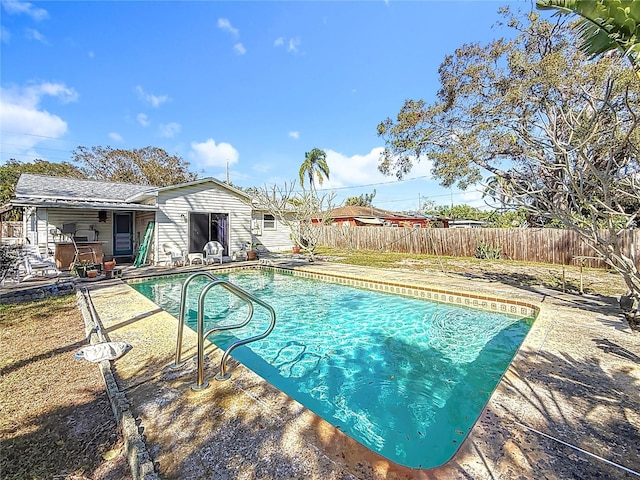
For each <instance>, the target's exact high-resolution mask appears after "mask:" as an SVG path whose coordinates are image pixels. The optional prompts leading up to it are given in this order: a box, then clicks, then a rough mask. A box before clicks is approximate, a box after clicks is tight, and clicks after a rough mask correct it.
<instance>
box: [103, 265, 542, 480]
mask: <svg viewBox="0 0 640 480" xmlns="http://www.w3.org/2000/svg"><path fill="white" fill-rule="evenodd" d="M262 267H264V268H271V269H276V270H282V271H286V272H294V273H295V274H300V275H302V276H309V277H311V278H318V277H322V278H324V279H326V278H332V279H333V280H334V281H336V282H347V283H348V282H351V281H354V282H363V280H362V278H354V277H353V269H351V270H352V271H351V273H349V272H347V273H346V274H344V273H335V272H333V273H331V272H327V269H326V266H325V265H303V266H293V267H287V268H285V267H284V266H283V265H263V266H262ZM241 268H255V266H244V267H241ZM224 269H225V270H228V268H224ZM329 270H336V268H335V265H333V268H329ZM337 270H342V272H344V267H343V268H342V269H340V268H338V269H337ZM347 270H349V268H347ZM357 270H359V271H360V272H362V271H365V272H366V273H367V274H370V275H371V276H375V277H379V272H380V270H371V269H364V270H363V269H361V268H357ZM364 276H365V277H367V275H364ZM442 281H443V279H442V278H437V279H436V283H441V282H442ZM364 282H365V283H374V284H376V285H383V286H388V287H390V288H391V287H392V288H394V289H400V291H398V292H390V293H396V294H397V293H400V294H410V295H412V296H417V297H418V298H420V297H421V295H423V294H424V295H426V294H427V293H428V292H432V293H433V292H436V293H438V294H439V295H444V298H442V299H440V297H438V298H436V299H434V300H437V301H444V302H446V303H453V304H456V303H458V304H459V303H461V302H464V300H465V299H467V300H469V301H470V302H472V301H473V300H477V301H478V302H480V303H481V302H482V301H486V302H489V304H490V303H491V302H499V301H501V300H504V303H505V304H509V305H517V306H520V307H524V308H526V309H532V310H527V311H528V312H529V313H530V312H531V311H537V312H540V314H539V315H538V318H537V319H536V321H535V322H534V325H533V326H532V329H531V331H530V332H529V334H528V335H527V338H525V341H524V342H523V345H522V346H521V349H520V350H519V351H518V353H517V354H516V356H515V357H514V359H513V361H512V364H511V367H510V368H509V370H508V372H510V371H517V370H518V368H517V362H518V361H521V360H522V358H521V356H522V355H524V354H523V353H522V349H523V347H524V346H525V343H526V344H527V347H528V348H531V347H532V348H533V349H534V350H535V351H540V349H541V348H543V345H544V342H545V340H546V338H547V336H548V329H549V328H550V318H548V317H549V316H548V315H543V313H544V308H540V307H542V306H543V305H542V304H540V307H539V306H538V305H536V304H535V302H531V301H530V300H529V299H527V298H515V299H513V300H507V299H502V298H500V297H497V296H492V295H487V294H481V293H472V292H468V291H462V290H457V291H451V290H446V289H443V288H437V286H436V287H433V286H430V285H428V284H429V281H427V280H425V279H424V278H423V279H422V284H421V285H419V286H416V285H409V284H408V283H407V282H406V281H397V280H394V281H382V282H380V281H374V280H371V279H366V280H364ZM414 283H415V282H414ZM354 286H361V287H363V288H367V286H365V285H364V284H360V285H354ZM91 287H92V289H93V287H95V286H94V285H92V286H91ZM402 289H407V290H405V291H404V292H403V291H402ZM409 290H411V293H409ZM449 297H451V298H449ZM515 297H518V296H517V295H516V296H515ZM423 298H425V297H423ZM547 298H548V297H547V296H546V295H545V297H544V298H543V300H542V302H544V301H545V299H547ZM451 299H453V301H447V300H451ZM470 306H473V305H470ZM485 306H487V305H485ZM487 309H493V310H495V307H491V306H488V308H487ZM524 316H526V315H524ZM174 321H175V320H174ZM234 368H244V367H241V366H235V367H234ZM512 373H513V372H512ZM505 375H506V374H505ZM502 382H503V380H501V381H500V382H499V384H498V387H496V391H497V390H498V389H499V388H500V385H501V384H502ZM496 391H494V392H493V394H492V395H491V397H490V399H489V401H488V402H487V404H486V405H485V408H484V409H483V413H482V414H481V417H480V418H479V419H478V421H477V422H476V425H477V423H478V422H480V421H481V418H482V416H483V415H484V414H485V411H484V410H486V409H487V407H488V405H489V403H490V402H492V399H493V397H494V395H496ZM476 425H474V427H473V428H472V429H471V432H473V430H474V429H475V428H476ZM340 433H342V432H340ZM342 435H344V434H342ZM345 436H346V435H345ZM470 436H471V433H469V435H468V436H467V438H466V439H465V441H464V442H462V446H461V447H460V448H459V450H458V453H456V454H455V455H454V457H453V458H452V459H451V460H450V461H449V462H448V463H451V462H453V461H454V459H456V457H457V456H458V454H459V453H460V451H461V450H462V449H463V446H464V445H465V444H466V443H468V440H469V437H470ZM347 438H349V437H347ZM349 440H351V441H352V442H355V443H357V442H356V441H355V440H352V439H350V438H349ZM358 445H360V444H358ZM362 448H365V449H366V447H363V446H362ZM367 450H368V449H367ZM371 453H373V454H374V455H377V454H375V452H371ZM386 462H388V463H390V464H392V465H396V464H394V463H393V462H391V461H388V460H386ZM373 463H376V464H377V467H378V469H379V467H380V465H379V463H380V462H379V461H377V462H376V461H374V462H373ZM383 463H384V462H383ZM396 466H397V465H396ZM446 466H447V464H445V466H443V467H446ZM443 467H437V468H435V469H431V470H415V469H407V468H406V467H400V470H401V471H402V470H404V473H405V474H408V476H407V477H406V478H418V477H421V476H423V475H422V473H424V474H425V478H434V475H435V477H439V474H438V472H437V470H439V469H442V468H443ZM383 470H384V468H383ZM387 470H388V469H387ZM392 470H393V469H392ZM395 470H397V469H395ZM444 470H448V472H449V473H447V474H446V475H449V474H450V473H451V470H450V469H449V468H444ZM352 473H353V472H352ZM442 473H443V474H445V472H444V471H443V472H442ZM194 478H195V477H194ZM356 478H368V477H366V476H365V477H356ZM394 478H405V477H394ZM443 478H448V477H447V476H445V477H443Z"/></svg>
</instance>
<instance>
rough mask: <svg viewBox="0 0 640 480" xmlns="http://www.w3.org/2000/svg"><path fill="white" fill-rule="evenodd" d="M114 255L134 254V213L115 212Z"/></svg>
mask: <svg viewBox="0 0 640 480" xmlns="http://www.w3.org/2000/svg"><path fill="white" fill-rule="evenodd" d="M113 256H114V257H124V256H128V257H130V256H133V214H132V213H131V212H126V213H115V212H114V213H113Z"/></svg>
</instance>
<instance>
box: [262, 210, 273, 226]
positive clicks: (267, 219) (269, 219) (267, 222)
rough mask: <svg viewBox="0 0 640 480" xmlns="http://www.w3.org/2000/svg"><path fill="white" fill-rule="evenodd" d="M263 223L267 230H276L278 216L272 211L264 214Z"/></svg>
mask: <svg viewBox="0 0 640 480" xmlns="http://www.w3.org/2000/svg"><path fill="white" fill-rule="evenodd" d="M262 224H263V227H262V228H264V229H265V230H275V229H276V217H274V216H273V215H271V214H270V213H265V214H264V215H263V216H262Z"/></svg>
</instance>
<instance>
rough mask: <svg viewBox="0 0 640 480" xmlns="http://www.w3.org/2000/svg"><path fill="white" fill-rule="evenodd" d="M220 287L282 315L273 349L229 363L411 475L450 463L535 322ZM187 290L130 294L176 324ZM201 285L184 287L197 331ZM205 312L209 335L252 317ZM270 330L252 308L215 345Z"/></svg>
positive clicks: (316, 286) (304, 290) (160, 285)
mask: <svg viewBox="0 0 640 480" xmlns="http://www.w3.org/2000/svg"><path fill="white" fill-rule="evenodd" d="M220 277H221V278H225V279H226V280H229V281H231V282H233V283H234V284H236V285H238V286H240V287H241V288H243V289H245V290H247V291H249V292H251V293H253V294H254V295H256V296H257V297H259V298H260V299H261V300H263V301H265V302H267V303H269V304H270V305H271V306H273V308H274V309H275V310H276V314H277V319H276V327H275V329H274V330H273V332H272V333H271V335H270V336H269V337H267V338H266V339H264V340H262V341H258V342H255V343H252V344H249V345H247V346H242V347H240V348H238V349H236V350H234V352H233V357H235V358H236V359H237V360H239V361H240V362H242V363H243V364H244V365H246V366H247V367H248V368H250V369H251V370H253V371H254V372H255V373H257V374H258V375H260V376H261V377H263V378H264V379H266V380H267V381H269V382H270V383H271V384H273V385H274V386H276V387H277V388H279V389H280V390H282V391H283V392H285V393H286V394H288V395H289V396H291V397H293V398H295V399H296V400H297V401H299V402H300V403H302V404H303V405H304V406H306V407H307V408H309V409H310V410H312V411H313V412H315V413H316V414H318V415H319V416H321V417H323V418H324V419H325V420H327V421H328V422H330V423H332V424H333V425H335V426H336V427H338V428H340V429H341V430H342V431H343V432H344V433H346V434H347V435H349V436H351V437H352V438H354V439H356V440H357V441H359V442H360V443H362V444H364V445H366V446H367V447H368V448H370V449H371V450H373V451H376V452H378V453H380V454H381V455H383V456H384V457H386V458H388V459H390V460H392V461H394V462H396V463H398V464H400V465H404V466H408V467H413V468H432V467H436V466H438V465H441V464H443V463H445V462H446V461H447V460H448V459H449V458H451V457H452V456H453V454H454V453H455V452H456V450H457V448H458V447H459V446H460V444H461V443H462V441H463V440H464V438H465V437H466V435H467V433H468V432H469V430H470V429H471V428H472V426H473V424H474V423H475V421H476V419H477V417H478V416H479V414H480V412H481V410H482V408H483V407H484V405H485V403H486V402H487V400H488V398H489V396H490V395H491V393H492V392H493V390H494V388H495V387H496V385H497V383H498V382H499V380H500V378H501V377H502V374H503V373H504V371H505V370H506V368H507V367H508V365H509V363H510V362H511V360H512V358H513V356H514V355H515V353H516V351H517V349H518V347H519V346H520V344H521V343H522V341H523V340H524V337H525V335H526V334H527V332H528V330H529V328H530V326H531V324H532V322H533V320H532V319H526V320H522V319H521V320H519V319H515V318H512V317H509V316H505V315H501V314H496V313H488V312H483V311H479V310H471V309H465V308H460V307H454V306H450V305H445V304H439V303H434V302H427V301H424V300H418V299H412V298H405V297H400V296H397V295H390V294H385V293H378V292H372V291H368V290H360V289H356V288H352V287H346V286H341V285H335V284H330V283H324V282H319V281H314V280H309V279H304V278H299V277H295V276H291V275H282V274H275V273H273V272H269V271H242V272H237V273H230V274H227V275H220ZM184 280H185V277H174V278H169V279H167V278H164V279H157V280H150V281H146V282H143V283H135V284H132V285H131V286H132V287H133V288H135V289H136V290H138V291H139V292H141V293H142V294H144V295H145V296H147V297H149V298H151V299H152V300H153V301H154V302H155V303H157V304H158V305H159V306H161V307H163V308H164V309H165V310H167V311H168V312H170V313H172V314H173V315H175V316H176V317H177V316H178V309H179V300H180V290H181V287H182V283H183V282H184ZM203 285H204V280H203V281H202V282H200V283H198V281H194V282H193V283H192V284H190V286H189V293H190V299H189V300H188V302H187V307H188V309H189V319H188V321H187V323H188V324H189V325H190V326H191V327H192V328H194V329H195V318H196V314H195V309H196V304H197V297H198V294H199V293H200V291H201V289H202V287H203ZM205 311H206V312H207V314H206V326H205V329H207V328H208V326H212V325H216V324H219V323H238V322H239V321H241V320H243V319H244V318H245V317H246V312H247V307H246V305H245V304H244V303H243V302H241V301H239V300H238V299H237V298H236V297H234V296H232V295H230V294H229V293H227V292H226V291H225V290H224V289H222V288H214V289H213V290H212V291H211V293H210V294H209V296H208V298H207V306H206V310H205ZM268 322H269V315H268V313H267V312H266V310H264V311H263V310H262V309H261V307H258V306H257V307H256V312H255V316H254V321H252V323H251V324H250V325H248V326H247V327H245V328H243V329H241V330H236V331H234V333H233V334H229V333H227V334H218V335H212V336H211V337H210V338H209V340H210V341H212V342H214V343H215V344H216V345H218V346H219V347H221V348H226V347H227V346H228V345H230V343H231V342H232V341H234V340H235V339H237V338H246V337H248V336H250V335H255V334H257V333H259V332H261V331H264V330H265V329H266V327H267V325H268ZM214 388H215V384H214Z"/></svg>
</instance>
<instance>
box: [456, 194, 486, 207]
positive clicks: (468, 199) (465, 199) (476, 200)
mask: <svg viewBox="0 0 640 480" xmlns="http://www.w3.org/2000/svg"><path fill="white" fill-rule="evenodd" d="M461 197H462V198H460V196H459V197H458V199H456V204H465V205H469V206H471V207H476V208H480V209H483V208H487V203H486V202H485V201H484V198H482V192H481V191H480V190H465V191H464V193H462V195H461Z"/></svg>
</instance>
